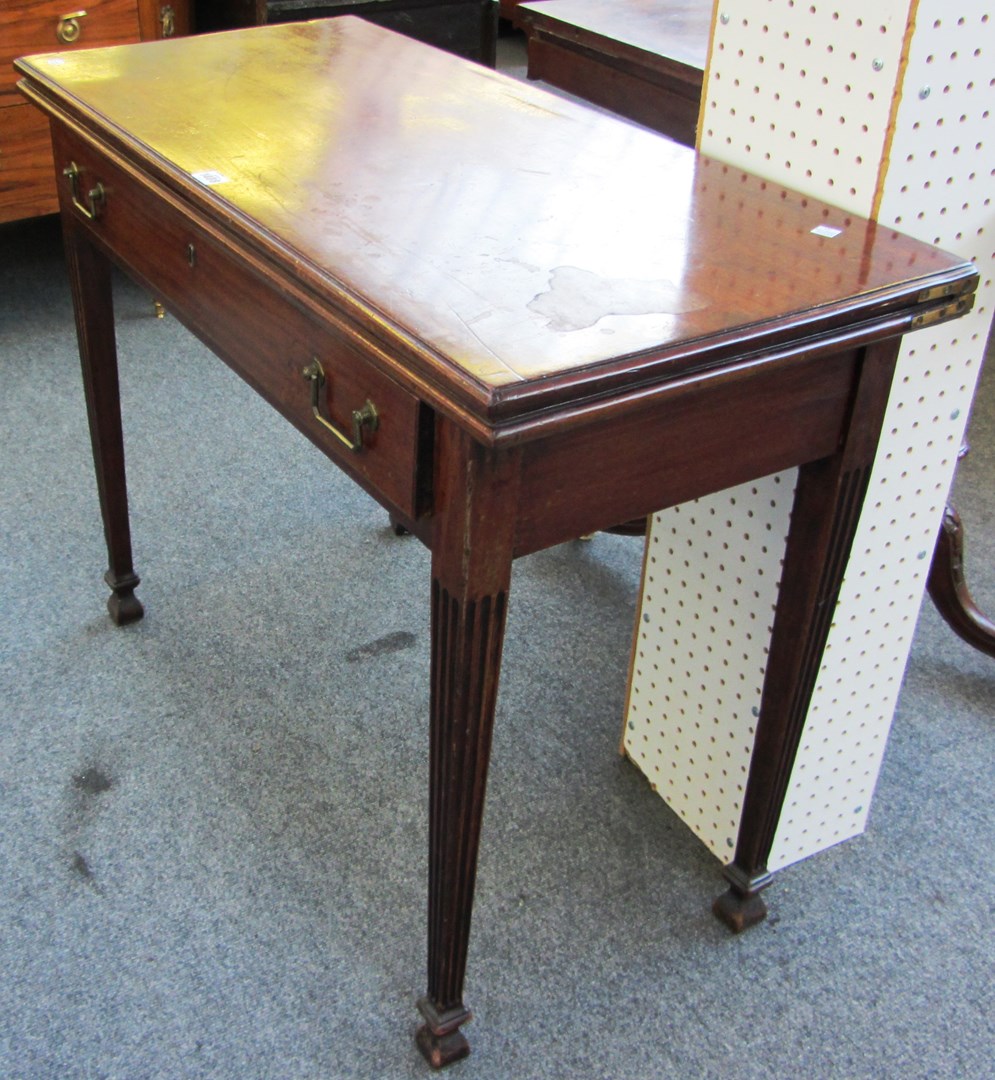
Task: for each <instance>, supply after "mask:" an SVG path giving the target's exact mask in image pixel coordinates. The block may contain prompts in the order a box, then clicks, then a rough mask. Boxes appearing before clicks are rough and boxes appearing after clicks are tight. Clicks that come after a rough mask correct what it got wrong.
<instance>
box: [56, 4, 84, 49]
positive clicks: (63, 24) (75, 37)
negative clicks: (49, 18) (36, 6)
mask: <svg viewBox="0 0 995 1080" xmlns="http://www.w3.org/2000/svg"><path fill="white" fill-rule="evenodd" d="M85 18H86V12H85V11H74V12H72V13H71V14H69V15H63V16H62V18H61V19H59V21H58V23H56V26H55V36H56V37H57V38H58V39H59V41H61V42H62V44H63V45H72V44H74V43H75V42H77V41H79V36H80V34H82V33H83V27H82V26H80V24H79V21H80V19H85Z"/></svg>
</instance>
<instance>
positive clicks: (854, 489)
mask: <svg viewBox="0 0 995 1080" xmlns="http://www.w3.org/2000/svg"><path fill="white" fill-rule="evenodd" d="M897 352H898V346H897V344H896V343H895V342H885V343H883V344H880V345H874V346H870V347H869V348H867V349H865V350H864V351H863V354H862V356H861V358H860V363H861V368H860V375H859V379H858V383H857V387H856V392H855V394H854V398H853V402H852V405H851V411H850V416H849V422H848V424H847V428H846V432H845V435H844V438H843V439H842V440H841V445H840V447H839V448H838V450H837V452H836V453H835V454H833V455H832V456H831V457H827V458H822V459H821V460H819V461H813V462H810V463H809V464H807V465H803V466H802V467H801V468H800V469H799V470H798V483H797V487H796V489H795V501H794V506H793V508H792V512H791V526H790V529H789V531H788V543H787V546H786V548H785V552H784V564H783V568H782V572H781V585H780V589H779V591H778V598H777V607H776V610H775V612H774V626H773V632H772V634H771V641H770V651H769V653H768V657H767V672H766V675H765V677H764V685H763V694H762V696H761V701H760V715H759V717H758V719H757V731H756V737H755V740H754V746H753V753H752V755H751V758H750V771H749V775H748V777H747V782H746V791H745V793H744V796H743V812H742V815H741V817H740V825H739V837H738V839H737V843H736V855H735V859H734V860H733V863H732V864H731V865H730V866H728V867H726V869H725V876H726V878H727V880H728V881H729V884H730V888H729V890H728V891H727V892H726V893H724V894H723V895H722V896H720V897H719V898H718V899H717V900H716V901H715V904H714V905H713V908H712V910H713V911H714V913H715V914H716V915H717V916H718V918H720V919H721V920H722V921H723V922H724V923H725V924H726V925H727V926H728V927H729V928H730V929H731V930H733V931H734V932H737V933H738V932H740V931H742V930H745V929H747V928H748V927H750V926H754V925H756V924H757V923H758V922H761V921H762V920H763V919H764V918H765V917H766V915H767V905H766V904H765V903H764V901H763V899H762V898H761V896H760V892H761V891H762V890H763V889H765V888H766V887H767V886H768V885H769V884H770V882H771V875H770V873H769V872H768V870H767V862H768V860H769V858H770V852H771V848H772V847H773V844H774V834H775V832H776V830H777V825H778V821H779V820H780V816H781V808H782V806H783V804H784V798H785V795H786V794H787V790H788V784H789V783H790V780H791V773H792V769H793V768H794V763H795V756H796V754H797V752H798V745H799V743H800V742H801V737H802V731H803V729H804V726H805V718H806V716H807V714H808V708H809V704H810V702H811V700H812V693H813V691H814V690H815V684H816V681H817V679H818V676H819V669H820V667H821V664H822V654H823V651H824V649H825V647H826V640H827V638H828V637H829V629H830V626H831V625H832V621H833V616H834V614H835V611H836V601H837V599H838V598H839V592H840V587H841V586H842V584H843V574H844V571H845V569H846V564H847V560H848V559H849V557H850V549H851V547H852V545H853V538H854V536H855V534H856V531H857V524H858V521H859V519H860V511H861V507H862V506H863V502H864V495H865V494H866V491H867V483H868V480H869V477H870V470H871V465H872V464H873V461H874V453H875V449H876V447H877V442H878V436H879V434H880V431H881V424H882V421H883V418H884V410H885V406H886V404H887V401H888V390H889V388H890V386H891V379H892V373H893V371H894V367H895V360H896V357H897Z"/></svg>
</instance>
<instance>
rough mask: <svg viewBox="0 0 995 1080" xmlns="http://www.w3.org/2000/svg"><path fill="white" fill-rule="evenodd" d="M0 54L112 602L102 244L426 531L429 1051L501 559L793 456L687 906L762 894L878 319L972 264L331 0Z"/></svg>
mask: <svg viewBox="0 0 995 1080" xmlns="http://www.w3.org/2000/svg"><path fill="white" fill-rule="evenodd" d="M17 67H18V69H19V71H20V72H21V75H22V79H21V82H20V87H21V90H22V91H23V93H24V94H25V95H26V96H27V97H28V98H29V99H30V100H31V101H33V102H34V103H35V104H36V105H38V106H39V107H40V108H41V109H43V110H44V111H45V112H46V113H47V114H48V116H49V117H50V119H51V126H52V137H53V141H54V149H55V157H56V161H57V168H58V173H59V187H60V196H61V205H62V220H63V226H64V230H65V239H66V250H67V255H68V261H69V267H70V277H71V282H72V290H73V299H74V305H75V313H76V322H77V331H78V337H79V347H80V356H81V360H82V366H83V377H84V386H85V391H86V400H87V408H88V415H89V421H90V430H91V436H92V442H93V453H94V461H95V465H96V475H97V484H98V490H99V495H100V504H101V510H102V514H103V520H104V528H105V534H106V540H107V547H108V552H109V562H110V568H109V570H108V572H107V575H106V580H107V583H108V585H109V587H110V589H111V597H110V600H109V602H108V606H109V609H110V612H111V615H112V617H113V618H114V620H115V621H116V622H118V623H126V622H130V621H132V620H134V619H138V618H140V617H141V615H142V606H141V604H140V602H139V601H138V599H137V598H136V596H135V587H136V586H137V585H138V577H137V575H136V573H135V570H134V566H133V563H132V549H131V538H130V529H129V521H128V504H127V494H126V487H125V470H124V450H123V439H122V430H121V417H120V405H119V394H118V375H117V357H116V347H115V336H114V319H113V311H112V301H111V285H110V277H111V275H110V267H111V264H112V262H114V263H118V264H120V266H122V267H123V268H124V269H125V270H127V271H128V272H129V273H131V274H132V275H133V276H134V277H135V278H136V279H137V280H138V281H140V282H143V283H144V284H145V285H146V286H147V287H148V288H150V289H151V290H152V291H153V292H154V294H155V295H157V296H159V297H161V298H162V300H163V301H164V302H165V303H166V304H167V306H168V307H169V309H170V310H171V311H172V312H174V313H175V314H176V315H177V316H178V317H179V318H181V319H182V320H183V321H184V322H185V323H186V325H188V326H189V327H190V329H191V330H192V331H193V332H194V333H196V334H197V335H198V336H199V337H200V338H202V339H203V340H204V341H205V342H206V343H207V344H208V345H209V346H210V347H211V348H212V349H213V350H214V351H215V352H217V354H218V355H219V356H220V357H221V358H222V359H224V360H225V361H226V362H227V363H229V364H230V365H231V366H232V367H233V368H234V369H235V370H236V371H237V372H239V373H240V374H241V375H242V376H243V377H244V378H245V379H246V380H247V381H248V382H249V383H250V385H252V386H253V387H254V388H255V389H256V390H257V391H258V392H259V393H260V394H261V395H262V396H263V397H265V398H266V399H267V400H269V401H270V402H271V403H272V404H273V405H274V406H275V408H277V409H278V410H279V411H280V412H281V413H282V415H283V416H285V417H286V418H287V419H288V420H289V421H290V422H291V423H293V424H294V425H296V426H297V427H298V428H299V429H300V430H301V431H302V432H303V433H304V434H305V435H306V436H307V437H308V438H310V439H311V440H312V441H313V442H314V443H316V444H317V445H318V446H319V447H320V448H321V449H322V450H323V451H324V452H325V453H326V454H327V455H328V457H329V458H331V460H332V461H333V462H335V463H336V464H337V465H339V466H340V467H341V468H343V469H345V470H346V471H347V472H348V473H349V475H351V476H352V477H354V478H355V480H356V481H357V482H358V483H359V484H361V485H362V486H363V487H364V488H366V489H367V490H368V491H369V492H371V493H372V494H373V495H374V496H375V497H376V498H377V499H378V500H379V501H380V502H381V504H382V505H383V506H384V507H385V508H386V509H387V511H388V512H389V513H390V514H391V515H392V516H393V517H394V518H395V519H396V520H398V521H400V522H401V523H402V524H404V525H405V526H406V527H407V528H408V529H410V531H411V532H413V533H414V534H415V535H416V536H418V537H419V538H420V539H421V540H422V541H423V542H424V543H425V544H427V545H428V546H429V547H430V548H431V556H432V558H431V564H432V569H431V630H432V661H431V673H430V680H431V710H430V712H431V715H430V725H429V726H430V738H429V754H430V762H431V765H430V795H429V889H428V991H427V994H426V996H425V997H424V998H423V999H422V1000H421V1001H420V1003H419V1004H420V1009H421V1012H422V1014H423V1016H424V1018H425V1023H424V1025H423V1027H422V1028H421V1029H420V1032H419V1036H418V1039H419V1044H420V1046H421V1048H422V1050H423V1052H424V1053H425V1055H426V1056H427V1057H428V1059H429V1060H430V1061H431V1062H432V1064H434V1065H442V1064H446V1063H447V1062H449V1061H452V1060H454V1059H456V1058H458V1057H461V1056H462V1055H464V1054H465V1053H467V1051H468V1049H469V1047H468V1044H467V1042H466V1039H465V1037H464V1035H463V1033H462V1032H461V1031H460V1028H461V1025H463V1024H464V1023H465V1022H466V1021H467V1020H469V1018H470V1012H469V1010H468V1009H467V1008H466V1005H465V1003H464V998H463V983H464V973H465V968H466V956H467V943H468V940H469V932H470V914H471V908H472V902H473V890H474V880H475V872H476V862H477V851H478V841H479V836H480V826H481V819H482V812H483V803H484V788H485V783H486V778H487V766H488V758H489V751H490V742H491V731H492V725H493V720H494V705H495V697H496V693H497V686H498V674H499V670H500V662H501V644H502V635H503V632H504V626H505V612H506V609H507V605H508V596H509V583H510V578H511V566H512V561H513V559H515V558H516V557H518V556H522V555H526V554H528V553H530V552H534V551H538V550H540V549H541V548H545V547H548V546H550V545H553V544H557V543H560V542H561V541H565V540H569V539H571V538H574V537H577V536H580V535H581V534H583V533H587V532H591V531H594V530H597V529H600V528H603V527H605V526H609V525H612V524H614V523H616V522H619V521H625V520H628V519H630V518H634V517H637V516H645V515H646V514H648V513H650V512H652V511H655V510H657V509H659V508H662V507H664V506H668V505H672V504H675V503H679V502H683V501H685V500H688V499H691V498H694V497H696V496H700V495H703V494H706V493H708V492H711V491H714V490H718V489H722V488H726V487H729V486H731V485H734V484H738V483H741V482H744V481H746V480H748V479H751V478H756V477H759V476H763V475H765V474H768V473H772V472H776V471H777V470H780V469H784V468H787V467H790V466H795V465H797V466H800V473H799V479H798V485H797V494H796V498H795V508H794V517H793V521H792V526H791V534H790V538H789V541H788V548H787V554H786V557H785V563H784V573H783V584H782V587H781V590H780V599H779V601H778V605H777V610H776V615H775V619H774V630H773V638H772V641H771V646H770V656H769V663H768V668H767V674H766V679H765V683H764V690H763V699H762V707H761V710H760V715H759V718H758V720H757V731H756V750H755V752H754V754H753V766H752V769H751V772H750V775H749V779H748V785H747V789H746V795H745V805H744V809H743V826H742V829H741V832H740V840H739V845H738V847H737V849H736V853H735V859H734V861H733V863H732V864H731V865H730V866H729V867H728V868H727V876H728V878H729V883H730V887H729V890H728V891H727V892H726V893H725V894H723V896H722V897H720V898H719V900H718V901H717V902H716V911H717V912H718V913H719V914H720V915H721V916H722V917H723V918H724V919H725V920H726V921H727V922H728V923H729V924H730V925H732V926H734V927H742V926H744V925H747V924H749V923H750V922H752V921H756V920H757V919H759V918H762V917H763V914H764V912H765V910H766V909H765V905H764V901H763V899H762V897H761V896H760V891H761V890H762V889H763V888H764V886H765V885H766V884H768V882H769V878H770V875H769V874H768V873H767V870H766V858H767V854H768V852H769V850H770V845H771V841H772V838H773V833H774V828H775V827H776V824H777V816H778V812H779V808H780V805H781V801H782V799H783V796H784V789H785V785H786V783H787V778H788V775H789V773H790V768H791V763H792V759H793V756H794V754H795V749H796V747H797V744H798V740H799V737H800V734H801V727H802V724H803V722H804V717H805V712H806V706H807V703H808V700H809V697H810V695H811V692H812V687H813V683H814V680H815V677H816V673H817V671H818V668H819V660H820V656H821V654H822V650H823V647H824V643H825V639H826V635H827V632H828V627H829V623H830V620H831V618H832V614H833V607H834V603H835V598H836V596H837V592H838V589H839V585H840V580H841V576H842V574H843V570H844V567H845V565H846V560H847V555H848V551H849V548H850V544H851V539H852V536H853V532H854V527H855V523H856V520H857V516H858V514H859V511H860V507H861V500H862V498H863V495H864V491H865V486H866V483H867V476H868V471H869V469H870V466H871V463H872V461H873V459H874V453H875V447H876V444H877V441H878V434H879V429H880V426H881V422H882V415H883V411H884V406H885V401H886V398H887V395H888V388H889V383H890V379H891V376H892V372H893V368H894V364H895V359H896V355H897V352H898V346H899V340H900V338H901V335H902V334H904V333H905V332H906V331H908V330H912V329H915V328H916V327H918V326H922V325H925V324H928V323H933V322H937V321H939V320H942V319H947V318H953V317H955V316H957V315H959V314H961V313H962V312H964V311H965V310H967V309H968V308H969V307H970V305H971V303H972V300H973V290H974V288H975V286H976V275H975V272H974V270H973V268H972V267H971V265H970V264H968V263H965V262H963V261H962V260H960V259H957V258H955V257H953V256H949V255H946V254H943V253H941V252H938V251H936V250H934V249H932V248H930V247H927V246H925V245H923V244H920V243H918V242H915V241H913V240H910V239H908V238H906V237H904V236H901V235H899V234H897V233H895V232H893V231H892V230H890V229H888V228H884V227H879V226H877V225H875V224H873V223H870V222H867V221H864V220H862V219H860V218H856V217H853V216H850V215H846V214H844V213H842V212H840V211H837V210H834V209H832V208H831V207H828V206H825V205H823V204H821V203H818V202H816V201H815V200H813V199H809V198H804V197H801V196H799V195H797V194H794V193H792V192H790V191H786V190H783V189H782V188H780V187H778V186H777V185H775V184H770V183H766V182H764V181H761V180H758V179H756V178H755V177H752V176H750V175H748V174H746V173H743V172H741V171H739V170H738V169H735V168H731V167H729V166H726V165H724V164H722V163H721V162H719V161H716V160H714V159H709V158H706V157H699V156H696V155H695V154H694V153H693V152H692V151H689V150H687V149H685V148H684V147H681V146H678V145H676V144H674V143H672V142H670V141H669V140H666V139H662V138H659V137H658V136H655V135H653V134H651V133H648V132H645V131H643V130H641V129H639V128H636V127H634V126H632V125H630V124H626V123H622V122H618V121H615V120H613V119H611V118H606V117H603V116H600V115H598V114H595V113H593V112H592V111H591V110H588V109H584V108H583V107H580V106H575V105H573V104H572V103H569V102H565V101H562V100H560V99H557V98H554V97H552V96H550V95H548V94H546V93H544V92H543V91H541V90H539V89H537V88H535V87H533V86H529V85H524V84H521V83H517V82H514V81H511V80H509V79H507V78H505V77H503V76H501V75H498V74H496V73H494V72H492V71H489V70H487V69H485V68H483V67H480V66H479V65H475V64H471V63H469V62H466V61H463V60H460V59H458V58H456V57H452V56H449V55H446V54H444V53H442V52H439V51H436V50H433V49H430V48H428V47H426V46H424V45H422V44H420V43H417V42H413V41H410V40H408V39H406V38H402V37H400V36H399V35H395V34H393V33H391V32H390V31H386V30H383V29H381V28H379V27H375V26H373V25H370V24H368V23H365V22H363V21H360V20H357V19H353V18H349V17H345V18H336V19H330V20H325V21H319V22H313V23H291V24H286V25H279V26H267V27H261V28H255V29H247V30H239V31H233V32H231V33H224V34H215V35H205V36H202V37H193V38H187V39H181V40H175V41H164V42H157V43H150V44H147V45H134V46H123V47H118V48H112V49H103V50H94V51H91V52H77V53H74V54H72V55H63V56H55V55H50V56H43V57H35V58H32V59H26V60H21V61H19V62H18V64H17ZM708 632H709V633H712V634H713V637H714V639H715V648H716V661H717V662H720V657H721V649H722V634H721V629H716V630H715V631H711V630H709V631H708ZM536 722H537V723H539V722H541V720H540V719H539V718H537V719H536Z"/></svg>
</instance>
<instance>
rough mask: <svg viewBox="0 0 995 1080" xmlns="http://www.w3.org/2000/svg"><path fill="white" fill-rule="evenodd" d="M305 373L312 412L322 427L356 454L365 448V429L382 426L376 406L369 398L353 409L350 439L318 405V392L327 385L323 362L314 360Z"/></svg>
mask: <svg viewBox="0 0 995 1080" xmlns="http://www.w3.org/2000/svg"><path fill="white" fill-rule="evenodd" d="M303 375H304V378H305V380H306V381H307V382H309V383H310V384H311V412H312V413H313V414H314V418H315V420H317V421H318V422H319V423H320V424H321V425H322V427H326V428H328V430H329V431H330V432H331V433H332V434H333V435H334V436H335V438H336V439H338V440H339V442H340V443H342V445H343V446H346V447H348V448H349V449H350V450H351V451H352V452H353V453H354V454H358V453H359V452H360V451H361V450H362V449H363V432H364V430H366V431H376V430H377V428H378V427H379V426H380V417H379V416H378V415H377V410H376V406H375V405H374V404H373V402H372V401H370V399H369V398H367V399H366V404H365V405H364V406H363V407H362V408H361V409H353V410H352V438H351V439H350V438H349V436H348V435H346V434H345V432H343V431H340V430H339V429H338V428H337V427H336V426H335V425H334V424H333V423H332V422H331V421H330V420H327V419H326V418H325V417H324V416H322V415H321V410H320V409H319V407H318V394H319V392H320V390H321V388H322V387H323V386H324V385H325V372H324V370H323V369H322V367H321V364H320V363H318V361H317V360H312V361H311V363H310V364H308V366H307V367H306V368H305V369H304V372H303Z"/></svg>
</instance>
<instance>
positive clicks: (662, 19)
mask: <svg viewBox="0 0 995 1080" xmlns="http://www.w3.org/2000/svg"><path fill="white" fill-rule="evenodd" d="M515 15H516V19H517V23H518V24H519V25H520V26H522V28H523V29H524V30H525V33H526V35H527V37H528V49H529V77H530V78H532V79H543V80H545V81H546V82H548V83H551V84H552V85H553V86H558V87H560V88H561V89H563V90H567V91H569V92H570V93H571V94H576V95H577V96H578V97H582V98H584V100H585V101H590V102H593V103H594V104H595V105H601V106H602V107H604V108H606V109H611V111H612V112H616V113H618V114H619V115H620V116H625V117H628V119H630V120H635V121H637V122H638V123H640V124H645V125H646V126H647V127H651V128H653V129H654V130H655V131H660V132H663V134H664V135H668V136H670V138H672V139H676V140H677V141H678V142H682V143H684V144H685V146H694V143H695V130H696V128H697V125H698V109H699V104H700V101H701V89H702V83H703V81H704V75H705V61H706V59H707V56H708V40H709V34H710V32H711V22H712V3H711V0H667V2H666V3H663V2H661V0H542V2H539V3H526V4H519V5H518V6H517V8H516V11H515Z"/></svg>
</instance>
